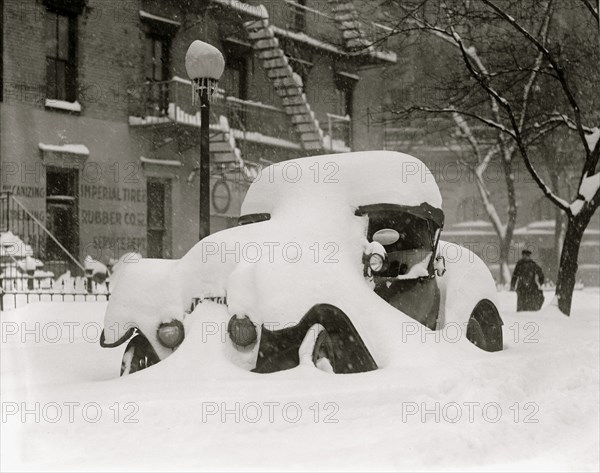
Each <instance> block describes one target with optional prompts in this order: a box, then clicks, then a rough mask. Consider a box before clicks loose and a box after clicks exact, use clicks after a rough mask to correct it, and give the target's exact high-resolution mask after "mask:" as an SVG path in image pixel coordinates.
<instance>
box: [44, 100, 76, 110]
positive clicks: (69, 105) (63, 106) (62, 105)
mask: <svg viewBox="0 0 600 473" xmlns="http://www.w3.org/2000/svg"><path fill="white" fill-rule="evenodd" d="M45 105H46V107H47V108H56V109H58V110H66V111H69V112H77V113H80V112H81V104H80V103H79V102H77V100H76V101H75V102H67V101H65V100H54V99H46V104H45Z"/></svg>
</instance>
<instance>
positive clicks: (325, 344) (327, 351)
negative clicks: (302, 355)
mask: <svg viewBox="0 0 600 473" xmlns="http://www.w3.org/2000/svg"><path fill="white" fill-rule="evenodd" d="M312 360H313V363H314V364H315V366H316V367H317V368H319V369H320V370H322V371H327V372H328V373H335V350H334V348H333V340H332V339H331V336H330V335H329V333H328V332H327V330H325V329H323V330H322V331H321V333H319V336H318V337H317V340H316V342H315V347H314V349H313V355H312Z"/></svg>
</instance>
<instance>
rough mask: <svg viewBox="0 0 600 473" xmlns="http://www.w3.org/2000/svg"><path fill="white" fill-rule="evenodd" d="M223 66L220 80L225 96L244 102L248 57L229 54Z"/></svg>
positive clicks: (246, 96) (246, 86)
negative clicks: (223, 71) (223, 69)
mask: <svg viewBox="0 0 600 473" xmlns="http://www.w3.org/2000/svg"><path fill="white" fill-rule="evenodd" d="M225 64H226V67H225V73H224V74H223V80H222V84H223V87H224V90H225V94H226V95H231V96H233V97H237V98H238V99H242V100H246V99H247V98H248V57H247V56H246V55H243V54H234V53H230V54H228V55H227V60H226V62H225Z"/></svg>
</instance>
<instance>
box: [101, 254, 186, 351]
mask: <svg viewBox="0 0 600 473" xmlns="http://www.w3.org/2000/svg"><path fill="white" fill-rule="evenodd" d="M176 265H177V260H159V259H147V258H144V259H140V260H138V261H136V262H135V263H130V264H127V265H123V267H122V268H120V270H119V272H120V274H119V277H118V280H117V283H116V284H115V285H114V288H113V291H112V294H111V297H110V300H109V303H108V307H107V309H106V314H105V316H104V327H103V332H102V335H101V340H100V341H101V345H102V346H105V347H116V346H119V345H121V344H123V343H124V342H126V341H127V340H129V339H130V338H131V336H132V335H133V334H134V333H135V331H136V330H137V331H138V332H141V334H142V335H143V336H145V337H146V339H147V340H148V341H149V342H150V344H151V345H152V347H153V348H154V350H155V351H156V353H157V355H158V356H159V357H160V359H161V360H162V359H164V358H165V357H167V356H168V355H170V354H171V353H172V352H173V350H172V349H170V348H166V347H164V346H163V345H162V344H161V343H160V342H159V341H158V337H157V329H158V327H159V326H160V325H161V324H162V323H166V322H171V321H173V320H180V321H181V322H182V323H183V319H184V316H185V307H184V301H183V298H182V295H181V291H180V289H179V284H178V283H177V280H178V278H177V274H176V272H175V271H174V270H175V268H176Z"/></svg>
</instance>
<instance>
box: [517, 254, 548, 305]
mask: <svg viewBox="0 0 600 473" xmlns="http://www.w3.org/2000/svg"><path fill="white" fill-rule="evenodd" d="M542 284H544V273H543V272H542V268H540V267H539V265H538V264H537V263H536V262H535V261H533V260H532V259H531V251H529V250H523V252H522V258H521V259H520V260H519V261H518V262H517V265H516V266H515V270H514V272H513V275H512V279H511V281H510V290H511V291H515V290H516V291H517V312H520V311H524V310H529V311H535V310H540V309H541V308H542V304H543V303H544V293H543V292H542Z"/></svg>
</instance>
